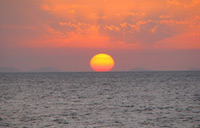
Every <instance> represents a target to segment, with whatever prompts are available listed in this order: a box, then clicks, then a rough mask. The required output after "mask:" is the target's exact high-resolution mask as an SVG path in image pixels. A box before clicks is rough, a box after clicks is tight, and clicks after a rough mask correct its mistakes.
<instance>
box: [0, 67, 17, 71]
mask: <svg viewBox="0 0 200 128" xmlns="http://www.w3.org/2000/svg"><path fill="white" fill-rule="evenodd" d="M0 72H21V71H20V70H18V69H15V68H12V67H0Z"/></svg>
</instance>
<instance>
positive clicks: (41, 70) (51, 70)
mask: <svg viewBox="0 0 200 128" xmlns="http://www.w3.org/2000/svg"><path fill="white" fill-rule="evenodd" d="M29 72H60V70H58V69H56V68H52V67H43V68H39V69H35V70H30V71H29Z"/></svg>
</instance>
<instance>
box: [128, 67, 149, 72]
mask: <svg viewBox="0 0 200 128" xmlns="http://www.w3.org/2000/svg"><path fill="white" fill-rule="evenodd" d="M129 71H133V72H146V71H151V70H148V69H144V68H139V67H137V68H133V69H130V70H129Z"/></svg>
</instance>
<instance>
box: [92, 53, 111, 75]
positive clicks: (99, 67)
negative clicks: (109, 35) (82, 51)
mask: <svg viewBox="0 0 200 128" xmlns="http://www.w3.org/2000/svg"><path fill="white" fill-rule="evenodd" d="M90 66H91V68H92V69H93V70H94V71H97V72H107V71H110V70H111V69H112V68H113V67H114V60H113V58H112V57H111V56H110V55H107V54H97V55H95V56H94V57H92V59H91V61H90Z"/></svg>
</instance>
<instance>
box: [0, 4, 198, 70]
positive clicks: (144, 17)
mask: <svg viewBox="0 0 200 128" xmlns="http://www.w3.org/2000/svg"><path fill="white" fill-rule="evenodd" d="M0 17H1V20H0V67H12V68H16V69H20V70H23V71H27V70H34V69H38V68H41V67H52V68H56V69H59V70H61V71H92V69H91V68H90V65H89V62H90V59H91V58H92V57H93V56H94V55H95V54H98V53H106V54H109V55H111V56H112V57H113V59H114V60H115V66H114V68H113V70H112V71H127V70H130V69H133V68H136V67H140V68H144V69H149V70H167V71H168V70H188V69H192V68H196V69H200V59H199V56H200V1H199V0H190V1H188V0H162V1H160V0H151V1H145V0H124V1H123V2H122V1H119V0H109V1H107V0H105V1H102V0H95V1H94V0H77V1H70V0H58V1H54V0H48V1H46V0H29V1H27V0H12V1H8V0H0Z"/></svg>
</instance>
